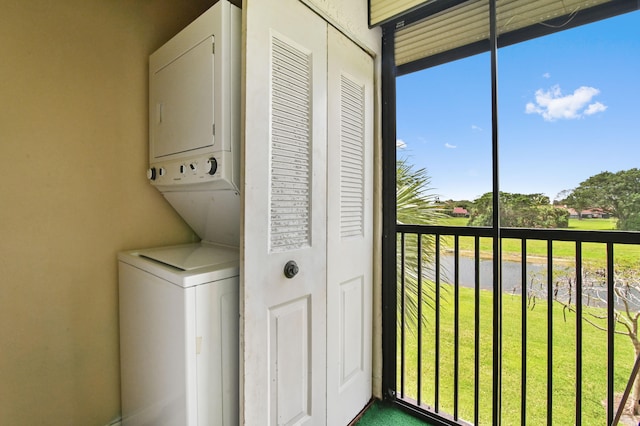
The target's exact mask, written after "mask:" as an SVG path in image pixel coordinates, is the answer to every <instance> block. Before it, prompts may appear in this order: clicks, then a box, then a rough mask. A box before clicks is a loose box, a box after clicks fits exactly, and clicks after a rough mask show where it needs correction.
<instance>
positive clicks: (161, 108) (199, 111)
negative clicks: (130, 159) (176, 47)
mask: <svg viewBox="0 0 640 426" xmlns="http://www.w3.org/2000/svg"><path fill="white" fill-rule="evenodd" d="M213 43H214V40H213V36H210V37H207V38H206V39H205V40H203V41H201V42H200V43H198V44H197V45H195V46H194V47H192V48H190V49H189V50H187V51H186V52H184V53H182V54H181V55H179V56H178V57H176V58H175V59H174V60H173V61H171V62H169V63H168V64H166V65H163V66H162V67H161V68H159V69H158V70H156V71H155V72H152V73H151V76H150V79H151V81H150V97H151V102H150V107H151V108H152V109H153V108H155V111H154V110H152V111H150V123H149V124H150V129H149V130H150V132H151V141H150V142H151V143H150V150H151V159H152V161H154V160H159V159H161V158H162V157H166V156H168V155H171V154H178V153H182V152H187V151H192V150H194V149H198V148H204V147H210V146H213V145H214V142H215V141H214V130H215V129H214V118H213V113H214V111H213V100H214V98H215V96H212V94H213V90H214V88H213V77H214V76H213V74H214V71H213V61H214V54H213Z"/></svg>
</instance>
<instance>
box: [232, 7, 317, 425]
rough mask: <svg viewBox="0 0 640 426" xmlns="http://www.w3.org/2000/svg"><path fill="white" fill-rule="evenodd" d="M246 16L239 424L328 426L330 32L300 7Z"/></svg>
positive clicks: (247, 10)
mask: <svg viewBox="0 0 640 426" xmlns="http://www.w3.org/2000/svg"><path fill="white" fill-rule="evenodd" d="M244 13H245V30H246V39H245V41H246V44H245V46H246V50H245V54H246V62H245V63H246V76H245V82H244V84H245V95H244V102H245V105H244V110H245V116H244V124H243V125H244V130H245V134H244V141H245V146H244V185H243V191H244V209H243V211H244V219H243V224H244V225H243V238H242V262H243V264H242V271H243V272H242V281H243V291H244V294H243V295H242V296H241V299H242V301H243V302H242V303H243V306H242V307H241V310H242V315H243V318H242V330H243V335H241V341H242V342H243V345H244V346H243V347H242V348H241V349H242V354H243V356H242V365H243V367H242V372H241V384H242V386H243V389H242V394H241V395H242V397H241V407H242V408H241V416H242V420H243V424H246V425H256V426H258V425H259V426H263V425H324V424H326V352H325V349H326V252H327V246H326V229H327V228H326V193H327V188H326V140H327V134H326V123H327V115H326V114H327V99H326V91H327V87H326V86H327V71H326V70H327V64H326V57H327V50H326V49H327V40H326V32H327V25H326V23H325V22H324V21H323V20H322V19H321V18H319V17H318V16H317V15H315V14H314V13H313V12H311V11H310V10H309V9H307V7H306V6H304V5H303V4H302V3H300V2H299V1H298V0H278V1H268V2H267V1H264V0H245V2H244ZM289 261H294V262H296V264H297V267H298V268H299V269H298V273H297V274H296V275H295V276H293V277H292V278H287V277H285V274H284V272H283V270H284V268H285V264H287V262H289Z"/></svg>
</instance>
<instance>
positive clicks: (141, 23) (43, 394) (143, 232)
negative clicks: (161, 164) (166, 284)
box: [0, 0, 214, 426]
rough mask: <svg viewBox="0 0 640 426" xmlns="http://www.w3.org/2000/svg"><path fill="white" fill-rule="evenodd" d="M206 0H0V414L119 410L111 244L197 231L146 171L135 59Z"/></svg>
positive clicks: (142, 83) (56, 415)
mask: <svg viewBox="0 0 640 426" xmlns="http://www.w3.org/2000/svg"><path fill="white" fill-rule="evenodd" d="M212 3H214V0H197V1H196V0H189V1H186V0H182V1H179V0H118V1H116V0H102V1H86V0H56V1H51V0H28V1H18V0H0V10H1V11H2V13H0V165H1V169H0V424H3V425H37V424H42V425H83V426H85V425H104V424H107V423H108V422H109V421H110V420H111V419H113V418H115V417H117V416H118V414H119V411H120V403H119V363H118V317H117V315H118V305H117V297H118V293H117V283H118V281H117V262H116V253H117V252H118V251H119V250H123V249H131V248H139V247H145V246H157V245H164V244H172V243H180V242H189V241H191V240H193V239H194V238H195V237H194V235H193V233H192V232H191V230H190V229H189V228H188V227H187V226H186V225H185V224H184V222H183V221H182V220H181V219H180V218H179V217H178V216H177V215H176V214H175V213H174V212H173V210H172V209H171V208H170V207H169V205H168V204H167V203H166V202H165V201H164V200H163V199H162V197H161V195H160V194H159V193H158V192H157V191H156V190H155V189H153V188H152V187H151V186H150V185H149V184H148V182H147V181H146V178H145V165H146V164H147V155H148V154H147V152H148V151H147V57H148V55H149V53H151V52H152V51H153V50H155V49H157V48H158V47H159V46H160V45H161V44H162V43H164V42H165V41H166V40H168V39H169V38H170V37H171V36H172V35H174V34H175V33H176V32H178V31H179V30H180V29H181V28H182V27H184V26H185V25H186V24H187V23H188V22H190V21H192V20H193V19H194V18H195V17H196V16H198V15H199V14H200V13H202V12H203V11H204V10H205V9H206V8H207V7H209V6H210V5H211V4H212Z"/></svg>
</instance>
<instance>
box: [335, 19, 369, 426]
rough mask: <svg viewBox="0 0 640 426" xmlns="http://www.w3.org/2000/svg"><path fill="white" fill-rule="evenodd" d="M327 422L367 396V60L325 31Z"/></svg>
mask: <svg viewBox="0 0 640 426" xmlns="http://www.w3.org/2000/svg"><path fill="white" fill-rule="evenodd" d="M328 46H329V51H328V55H329V57H328V75H327V78H328V82H329V83H328V105H329V112H328V124H327V129H328V152H327V170H328V175H327V185H328V189H329V190H328V193H327V248H328V250H327V424H328V425H346V424H348V423H349V421H351V420H352V419H353V418H354V417H355V416H356V415H357V414H358V413H359V412H360V410H362V408H363V407H364V406H365V405H366V404H367V402H368V401H369V399H370V398H371V374H372V371H371V351H372V343H371V339H372V332H371V327H372V317H371V304H372V300H371V298H372V287H371V284H372V276H371V275H372V261H373V200H372V198H373V170H372V167H373V119H372V118H373V60H372V58H371V57H370V56H369V55H367V54H366V53H365V52H364V51H363V50H361V49H360V48H359V47H358V46H356V45H355V44H354V43H353V42H351V41H350V40H349V39H347V38H346V37H345V36H344V35H342V34H341V33H339V32H338V31H337V30H335V29H334V28H333V27H329V31H328Z"/></svg>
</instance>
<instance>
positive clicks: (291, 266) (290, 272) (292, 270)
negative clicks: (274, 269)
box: [284, 260, 299, 278]
mask: <svg viewBox="0 0 640 426" xmlns="http://www.w3.org/2000/svg"><path fill="white" fill-rule="evenodd" d="M298 271H299V269H298V264H297V263H296V262H294V261H293V260H290V261H288V262H287V264H286V265H284V276H285V277H287V278H293V277H295V276H296V274H297V273H298Z"/></svg>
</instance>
